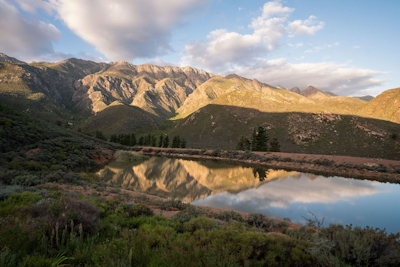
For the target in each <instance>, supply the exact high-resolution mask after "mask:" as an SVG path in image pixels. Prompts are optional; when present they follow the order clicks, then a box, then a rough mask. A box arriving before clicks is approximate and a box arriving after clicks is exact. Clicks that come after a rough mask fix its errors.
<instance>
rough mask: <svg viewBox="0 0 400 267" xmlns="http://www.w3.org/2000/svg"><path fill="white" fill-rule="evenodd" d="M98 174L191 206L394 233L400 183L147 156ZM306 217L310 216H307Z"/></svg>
mask: <svg viewBox="0 0 400 267" xmlns="http://www.w3.org/2000/svg"><path fill="white" fill-rule="evenodd" d="M98 174H99V175H100V176H101V177H102V178H103V179H105V180H106V181H107V182H108V183H109V184H112V185H114V186H120V187H122V188H126V189H130V190H133V191H138V192H144V193H147V194H153V195H157V196H160V197H165V198H173V199H180V200H182V201H184V202H191V203H192V204H194V205H199V206H210V207H216V208H226V209H232V210H236V211H242V212H248V213H254V212H257V213H262V214H265V215H267V216H272V217H278V218H289V219H291V221H292V222H295V223H301V224H306V222H307V220H306V219H313V218H314V217H313V215H312V214H314V215H315V216H316V217H317V218H318V219H319V220H322V219H323V218H324V226H328V225H329V224H331V223H339V224H343V225H346V224H353V226H361V227H365V226H367V225H368V226H370V227H374V228H376V227H377V228H381V229H383V228H385V229H386V230H387V232H389V233H395V232H400V224H399V221H398V219H399V215H398V212H399V209H400V208H399V207H398V206H397V205H398V203H400V185H398V184H389V183H380V182H375V181H368V180H356V179H349V178H342V177H336V176H335V177H324V176H320V175H314V174H310V173H300V172H295V171H284V170H273V169H263V168H251V167H246V166H240V165H232V164H228V163H224V162H217V161H207V160H187V159H177V158H165V157H151V158H149V159H148V160H141V161H135V162H129V163H121V162H112V163H110V164H109V165H107V166H106V167H105V168H103V169H102V170H100V171H99V172H98ZM311 213H312V214H311Z"/></svg>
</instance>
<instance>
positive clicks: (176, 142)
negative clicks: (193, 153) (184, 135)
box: [171, 135, 181, 148]
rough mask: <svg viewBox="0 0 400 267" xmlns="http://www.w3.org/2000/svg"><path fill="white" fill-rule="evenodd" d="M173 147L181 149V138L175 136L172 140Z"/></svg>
mask: <svg viewBox="0 0 400 267" xmlns="http://www.w3.org/2000/svg"><path fill="white" fill-rule="evenodd" d="M171 147H176V148H178V147H181V138H180V137H179V135H178V136H174V138H173V139H172V144H171Z"/></svg>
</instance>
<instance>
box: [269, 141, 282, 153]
mask: <svg viewBox="0 0 400 267" xmlns="http://www.w3.org/2000/svg"><path fill="white" fill-rule="evenodd" d="M269 144H270V146H271V147H270V149H269V150H270V151H271V152H280V151H281V145H280V144H279V141H278V139H277V138H274V139H272V141H271V142H270V143H269Z"/></svg>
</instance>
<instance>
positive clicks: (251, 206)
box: [195, 174, 383, 212]
mask: <svg viewBox="0 0 400 267" xmlns="http://www.w3.org/2000/svg"><path fill="white" fill-rule="evenodd" d="M376 185H377V184H376V183H375V182H370V181H362V180H351V179H345V178H334V179H328V178H324V177H321V176H317V177H314V178H313V179H310V178H308V177H306V175H305V174H302V175H301V177H300V178H291V177H288V178H287V179H284V180H280V181H273V182H269V183H266V184H264V185H262V186H260V187H258V188H252V189H248V190H245V191H242V192H240V193H238V194H235V195H233V194H228V193H222V194H217V195H212V196H210V197H208V198H206V199H204V200H198V201H196V202H195V204H199V205H206V206H214V205H215V204H216V203H217V205H218V206H219V207H224V208H230V209H235V210H245V211H247V212H263V211H268V209H269V208H270V207H279V208H287V207H288V206H289V205H290V204H291V203H324V204H330V203H337V202H340V201H346V202H352V200H353V199H354V198H357V197H361V196H370V195H374V194H379V193H382V192H383V190H381V189H379V188H378V187H377V186H376ZM294 188H296V193H295V194H294V193H293V189H294Z"/></svg>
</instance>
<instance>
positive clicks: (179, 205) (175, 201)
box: [161, 199, 189, 210]
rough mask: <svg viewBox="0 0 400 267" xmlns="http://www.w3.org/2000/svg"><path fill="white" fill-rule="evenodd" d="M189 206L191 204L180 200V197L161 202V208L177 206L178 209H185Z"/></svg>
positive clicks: (166, 208)
mask: <svg viewBox="0 0 400 267" xmlns="http://www.w3.org/2000/svg"><path fill="white" fill-rule="evenodd" d="M188 206H189V204H185V203H182V201H180V200H179V199H171V200H167V201H164V202H163V203H162V204H161V210H168V209H170V208H176V209H178V210H183V209H185V208H187V207H188Z"/></svg>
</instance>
